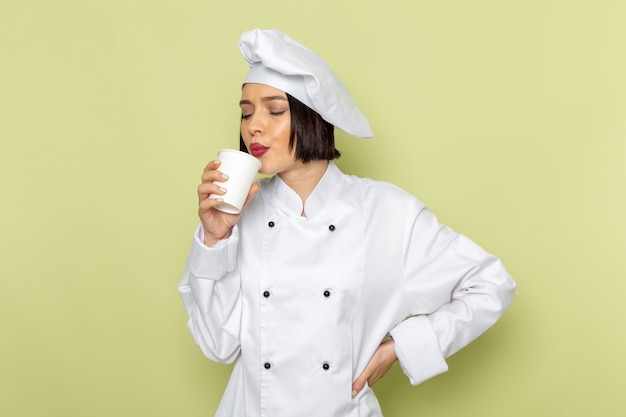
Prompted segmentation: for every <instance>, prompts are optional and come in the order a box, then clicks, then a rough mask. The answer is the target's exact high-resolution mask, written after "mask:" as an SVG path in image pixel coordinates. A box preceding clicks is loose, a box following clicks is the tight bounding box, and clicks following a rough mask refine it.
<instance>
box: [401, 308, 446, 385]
mask: <svg viewBox="0 0 626 417" xmlns="http://www.w3.org/2000/svg"><path fill="white" fill-rule="evenodd" d="M390 333H391V337H393V340H394V348H395V352H396V356H397V357H398V362H399V363H400V367H401V368H402V370H403V371H404V373H405V374H406V376H407V377H408V378H409V381H410V382H411V384H412V385H418V384H421V383H422V382H424V381H426V380H428V379H430V378H432V377H434V376H436V375H439V374H442V373H444V372H446V371H447V370H448V364H447V363H446V360H445V357H444V355H443V353H442V351H441V347H440V346H439V342H438V340H437V335H436V334H435V331H434V330H433V327H432V325H431V324H430V320H429V319H428V317H426V316H418V317H411V318H409V319H407V320H405V321H403V322H402V323H400V324H398V325H397V326H396V327H395V328H393V329H392V330H391V332H390Z"/></svg>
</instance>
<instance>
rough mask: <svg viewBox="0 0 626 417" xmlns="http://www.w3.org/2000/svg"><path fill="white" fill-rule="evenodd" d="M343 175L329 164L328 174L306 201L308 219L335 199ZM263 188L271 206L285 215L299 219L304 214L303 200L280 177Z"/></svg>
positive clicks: (275, 177)
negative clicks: (334, 195)
mask: <svg viewBox="0 0 626 417" xmlns="http://www.w3.org/2000/svg"><path fill="white" fill-rule="evenodd" d="M342 175H343V174H342V173H341V171H340V170H339V168H337V166H336V165H335V164H334V163H333V162H329V163H328V168H327V169H326V172H325V173H324V175H323V176H322V178H321V179H320V182H319V183H318V184H317V185H316V186H315V189H314V190H313V192H312V193H311V194H310V195H309V197H308V198H307V200H306V203H305V207H304V209H305V210H304V211H305V213H306V215H307V217H309V218H311V217H314V216H315V215H316V214H317V213H319V212H320V211H321V210H322V209H323V208H324V206H325V205H326V203H327V202H328V201H329V200H330V199H331V198H333V194H334V192H335V191H336V189H337V185H338V184H339V183H340V180H341V177H342ZM263 187H264V188H265V189H266V190H267V194H268V196H270V198H269V201H270V202H271V204H273V205H274V206H276V207H277V208H278V209H279V210H280V211H283V212H284V213H285V215H287V216H296V217H299V216H300V215H301V214H302V199H301V198H300V196H299V195H298V194H297V193H296V192H295V191H294V190H293V189H291V187H289V186H288V185H287V184H285V182H284V181H283V180H281V179H280V177H279V176H278V175H276V176H274V177H273V180H272V181H270V182H269V183H268V184H267V185H264V186H263Z"/></svg>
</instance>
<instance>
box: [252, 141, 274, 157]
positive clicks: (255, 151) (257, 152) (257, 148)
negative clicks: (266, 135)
mask: <svg viewBox="0 0 626 417" xmlns="http://www.w3.org/2000/svg"><path fill="white" fill-rule="evenodd" d="M269 149H270V148H268V147H267V146H263V145H261V144H260V143H256V142H255V143H251V144H250V153H252V155H253V156H254V157H255V158H260V157H261V156H263V155H264V154H265V152H267V151H268V150H269Z"/></svg>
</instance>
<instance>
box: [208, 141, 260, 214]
mask: <svg viewBox="0 0 626 417" xmlns="http://www.w3.org/2000/svg"><path fill="white" fill-rule="evenodd" d="M217 159H219V160H220V161H221V162H222V163H221V165H220V167H219V168H218V169H219V170H220V171H221V172H222V173H224V174H226V175H228V180H227V181H226V182H219V181H213V184H217V185H219V186H221V187H224V188H226V194H224V195H217V194H211V195H210V196H209V198H223V199H224V202H223V203H222V204H220V205H219V206H216V207H215V208H216V209H217V210H220V211H223V212H224V213H230V214H239V213H241V210H242V209H243V204H244V203H245V202H246V197H247V196H248V192H249V191H250V186H251V185H252V183H253V182H254V178H255V177H256V174H257V172H258V171H259V169H261V161H259V160H258V159H256V158H255V157H254V156H252V155H250V154H247V153H245V152H241V151H237V150H234V149H222V150H221V151H219V152H218V153H217Z"/></svg>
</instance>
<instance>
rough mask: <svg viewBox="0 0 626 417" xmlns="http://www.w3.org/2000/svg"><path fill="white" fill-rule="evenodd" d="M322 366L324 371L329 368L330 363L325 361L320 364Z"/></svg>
mask: <svg viewBox="0 0 626 417" xmlns="http://www.w3.org/2000/svg"><path fill="white" fill-rule="evenodd" d="M322 368H323V369H324V370H325V371H328V370H329V369H330V365H329V364H328V363H327V362H324V365H322Z"/></svg>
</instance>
